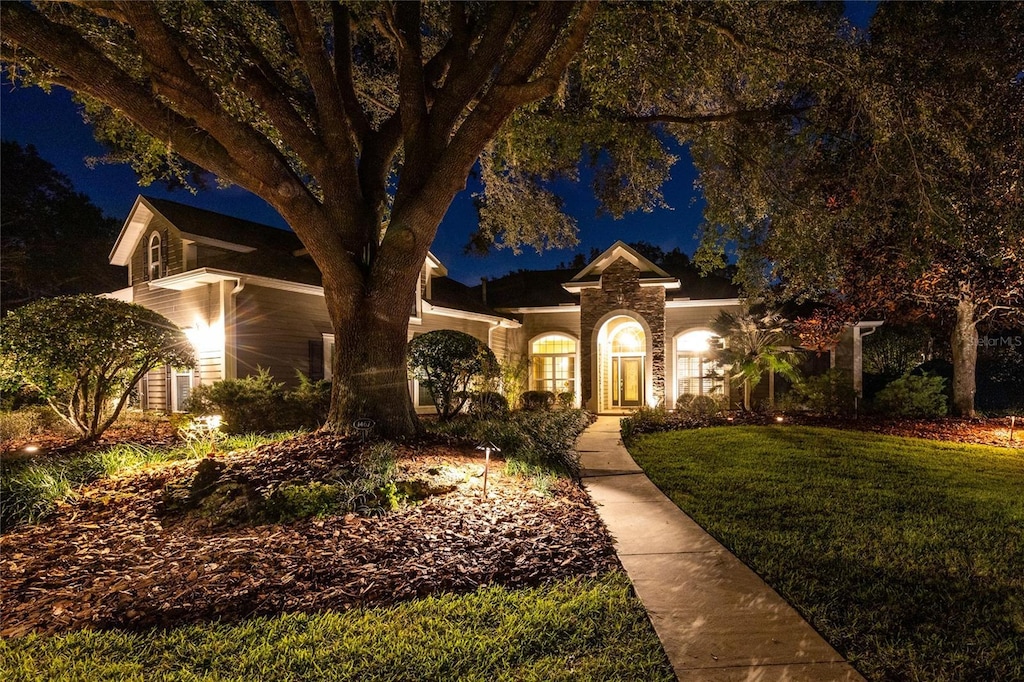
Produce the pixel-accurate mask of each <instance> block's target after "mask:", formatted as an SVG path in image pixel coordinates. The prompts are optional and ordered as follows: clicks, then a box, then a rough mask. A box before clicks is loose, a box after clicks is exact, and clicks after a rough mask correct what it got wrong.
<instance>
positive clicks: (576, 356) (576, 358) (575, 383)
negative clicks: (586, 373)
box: [528, 332, 581, 404]
mask: <svg viewBox="0 0 1024 682" xmlns="http://www.w3.org/2000/svg"><path fill="white" fill-rule="evenodd" d="M549 336H554V337H558V338H562V339H566V340H568V341H572V342H573V345H574V346H575V347H576V351H575V352H572V353H534V352H533V345H534V344H535V343H536V342H537V341H540V340H541V339H544V338H547V337H549ZM528 348H529V351H530V352H529V362H530V365H529V367H530V369H529V371H530V381H529V384H530V390H533V391H546V390H549V389H548V388H541V387H540V386H538V384H537V381H538V380H537V378H536V377H535V376H534V373H533V359H534V358H535V357H542V358H571V359H572V362H573V371H572V374H573V378H572V393H573V394H574V395H575V396H576V403H577V404H579V401H580V383H581V382H580V341H579V339H577V338H576V337H575V336H573V335H572V334H566V333H565V332H541V333H540V334H537V335H536V336H534V337H533V338H532V339H530V344H529V346H528ZM545 381H554V379H551V380H545ZM559 393H562V391H554V394H555V396H556V397H557V396H558V394H559Z"/></svg>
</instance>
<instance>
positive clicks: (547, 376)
mask: <svg viewBox="0 0 1024 682" xmlns="http://www.w3.org/2000/svg"><path fill="white" fill-rule="evenodd" d="M530 367H531V372H530V376H531V384H532V388H533V390H535V391H551V392H552V393H554V394H555V395H558V394H559V393H576V341H575V340H573V339H571V338H569V337H567V336H559V335H555V334H550V335H548V336H542V337H540V338H539V339H536V340H535V341H534V342H533V343H532V344H530Z"/></svg>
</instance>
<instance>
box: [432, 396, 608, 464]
mask: <svg viewBox="0 0 1024 682" xmlns="http://www.w3.org/2000/svg"><path fill="white" fill-rule="evenodd" d="M591 421H592V418H591V416H590V414H589V413H587V412H585V411H584V410H573V409H569V410H556V411H550V412H549V411H527V410H520V411H517V412H512V413H510V414H508V415H506V416H504V417H501V418H495V419H472V418H460V419H454V420H451V421H449V422H447V423H443V424H442V423H438V424H434V425H432V426H431V427H430V428H431V430H433V431H434V432H436V433H443V434H447V435H450V436H455V437H457V438H465V439H468V440H471V441H473V442H476V443H483V442H486V441H490V442H492V443H494V444H495V445H497V446H498V447H499V448H501V456H502V457H504V458H505V461H506V462H507V463H508V464H509V465H510V466H511V467H512V468H513V470H514V471H518V472H537V473H542V474H543V473H554V474H557V475H560V476H572V477H578V476H579V471H580V462H579V455H578V453H577V452H576V437H577V436H579V434H581V433H582V432H583V429H585V428H587V426H589V425H590V423H591Z"/></svg>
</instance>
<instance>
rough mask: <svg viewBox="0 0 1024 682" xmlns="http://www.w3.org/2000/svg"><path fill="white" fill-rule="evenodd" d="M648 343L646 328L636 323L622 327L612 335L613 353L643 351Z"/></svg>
mask: <svg viewBox="0 0 1024 682" xmlns="http://www.w3.org/2000/svg"><path fill="white" fill-rule="evenodd" d="M646 345H647V344H646V343H645V340H644V330H643V329H641V328H640V327H639V326H636V325H629V326H626V327H622V328H621V329H619V330H618V331H617V332H615V336H613V337H612V352H613V353H643V352H644V349H645V347H646Z"/></svg>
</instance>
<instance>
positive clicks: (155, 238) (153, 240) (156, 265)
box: [146, 232, 164, 281]
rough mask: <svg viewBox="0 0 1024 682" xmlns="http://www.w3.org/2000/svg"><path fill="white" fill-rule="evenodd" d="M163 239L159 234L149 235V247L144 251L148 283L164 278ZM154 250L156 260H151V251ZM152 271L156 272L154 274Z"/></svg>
mask: <svg viewBox="0 0 1024 682" xmlns="http://www.w3.org/2000/svg"><path fill="white" fill-rule="evenodd" d="M162 246H163V239H161V237H160V233H159V232H154V233H153V234H151V235H149V247H148V248H147V249H146V274H147V275H148V277H149V280H150V281H153V280H155V279H160V278H161V277H163V276H164V261H163V253H162V251H163V248H162ZM154 248H155V249H156V259H154V258H153V249H154ZM154 270H155V271H156V272H155V274H154Z"/></svg>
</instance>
